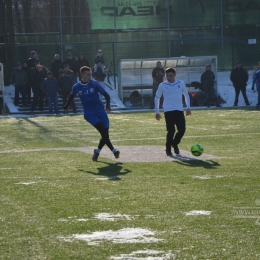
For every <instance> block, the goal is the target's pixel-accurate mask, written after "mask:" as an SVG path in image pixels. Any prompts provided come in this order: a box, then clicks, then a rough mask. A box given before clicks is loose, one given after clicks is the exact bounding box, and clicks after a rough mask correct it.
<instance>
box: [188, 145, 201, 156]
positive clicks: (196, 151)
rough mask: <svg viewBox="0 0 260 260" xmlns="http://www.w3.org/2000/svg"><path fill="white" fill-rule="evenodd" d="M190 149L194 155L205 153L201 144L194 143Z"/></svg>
mask: <svg viewBox="0 0 260 260" xmlns="http://www.w3.org/2000/svg"><path fill="white" fill-rule="evenodd" d="M190 151H191V153H192V154H193V155H194V156H200V155H202V154H203V151H204V148H203V147H202V145H200V144H193V145H192V146H191V149H190Z"/></svg>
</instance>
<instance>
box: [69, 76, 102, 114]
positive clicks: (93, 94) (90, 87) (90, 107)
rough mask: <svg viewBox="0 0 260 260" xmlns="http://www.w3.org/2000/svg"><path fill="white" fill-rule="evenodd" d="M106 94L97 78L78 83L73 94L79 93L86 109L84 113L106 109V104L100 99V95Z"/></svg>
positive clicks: (73, 89)
mask: <svg viewBox="0 0 260 260" xmlns="http://www.w3.org/2000/svg"><path fill="white" fill-rule="evenodd" d="M98 93H100V94H101V95H104V94H105V93H106V91H105V90H104V88H102V86H101V85H100V84H99V83H98V82H97V81H96V80H92V79H91V80H90V81H89V82H88V83H86V84H83V83H82V82H78V83H76V84H75V85H74V86H73V88H72V92H71V94H73V95H76V94H78V95H79V97H80V100H81V104H82V106H83V109H84V114H87V113H95V112H100V111H104V105H103V104H102V102H101V101H100V99H99V95H98Z"/></svg>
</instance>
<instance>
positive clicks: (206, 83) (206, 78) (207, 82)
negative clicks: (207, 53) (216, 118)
mask: <svg viewBox="0 0 260 260" xmlns="http://www.w3.org/2000/svg"><path fill="white" fill-rule="evenodd" d="M200 82H201V83H202V86H203V90H204V94H205V104H206V106H207V107H210V103H209V100H210V99H213V101H214V102H215V104H216V107H221V106H220V105H219V102H218V97H217V95H216V92H215V89H214V85H215V74H214V72H212V71H211V66H210V65H206V71H205V72H203V73H202V75H201V77H200Z"/></svg>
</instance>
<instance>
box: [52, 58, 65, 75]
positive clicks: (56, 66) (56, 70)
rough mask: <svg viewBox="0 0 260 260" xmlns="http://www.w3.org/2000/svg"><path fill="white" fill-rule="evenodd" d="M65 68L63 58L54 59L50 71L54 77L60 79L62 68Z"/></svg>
mask: <svg viewBox="0 0 260 260" xmlns="http://www.w3.org/2000/svg"><path fill="white" fill-rule="evenodd" d="M62 69H63V62H62V61H61V60H53V61H52V63H51V67H50V71H51V72H52V74H53V77H54V78H56V79H58V78H59V76H60V70H62Z"/></svg>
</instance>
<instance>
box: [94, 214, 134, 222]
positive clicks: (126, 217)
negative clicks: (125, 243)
mask: <svg viewBox="0 0 260 260" xmlns="http://www.w3.org/2000/svg"><path fill="white" fill-rule="evenodd" d="M94 218H96V219H99V220H102V221H115V220H119V219H122V220H132V219H133V217H131V216H129V215H121V214H115V215H111V214H109V213H98V214H96V215H95V217H94Z"/></svg>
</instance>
